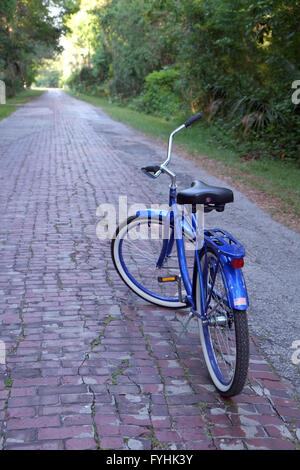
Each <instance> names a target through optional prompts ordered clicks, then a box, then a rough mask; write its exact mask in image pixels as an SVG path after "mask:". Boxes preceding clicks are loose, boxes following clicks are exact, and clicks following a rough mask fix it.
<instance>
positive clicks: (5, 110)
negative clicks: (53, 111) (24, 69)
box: [0, 89, 44, 121]
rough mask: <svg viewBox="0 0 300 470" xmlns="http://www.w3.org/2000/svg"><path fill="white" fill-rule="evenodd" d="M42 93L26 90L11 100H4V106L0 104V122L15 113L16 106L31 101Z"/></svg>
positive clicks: (40, 91)
mask: <svg viewBox="0 0 300 470" xmlns="http://www.w3.org/2000/svg"><path fill="white" fill-rule="evenodd" d="M43 92H44V90H32V89H28V90H24V91H22V92H21V93H18V94H17V95H16V96H14V97H13V98H8V99H7V100H6V104H0V121H1V119H4V118H6V117H8V116H10V114H12V113H13V112H14V111H16V109H17V108H18V106H22V105H24V104H26V103H28V101H30V100H32V99H33V98H35V97H36V96H40V95H41V94H42V93H43Z"/></svg>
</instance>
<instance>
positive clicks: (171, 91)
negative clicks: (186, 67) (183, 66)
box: [132, 68, 183, 119]
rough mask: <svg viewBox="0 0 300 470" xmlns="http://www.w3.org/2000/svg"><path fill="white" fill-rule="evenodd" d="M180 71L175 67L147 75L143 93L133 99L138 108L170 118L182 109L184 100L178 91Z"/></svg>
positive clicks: (133, 103)
mask: <svg viewBox="0 0 300 470" xmlns="http://www.w3.org/2000/svg"><path fill="white" fill-rule="evenodd" d="M179 78H180V72H179V71H178V70H176V69H174V68H167V69H163V70H160V71H155V72H152V73H150V74H149V75H147V77H146V80H145V85H144V89H143V92H142V93H141V95H140V96H139V97H138V98H136V99H135V100H133V101H132V105H133V106H134V107H136V108H137V109H139V110H141V111H143V112H145V113H148V114H153V115H156V116H160V117H163V118H166V119H169V118H170V117H171V116H172V117H174V115H175V116H176V115H178V114H179V113H180V112H181V111H182V106H183V101H182V97H181V96H180V93H179V91H178V86H177V85H178V81H179Z"/></svg>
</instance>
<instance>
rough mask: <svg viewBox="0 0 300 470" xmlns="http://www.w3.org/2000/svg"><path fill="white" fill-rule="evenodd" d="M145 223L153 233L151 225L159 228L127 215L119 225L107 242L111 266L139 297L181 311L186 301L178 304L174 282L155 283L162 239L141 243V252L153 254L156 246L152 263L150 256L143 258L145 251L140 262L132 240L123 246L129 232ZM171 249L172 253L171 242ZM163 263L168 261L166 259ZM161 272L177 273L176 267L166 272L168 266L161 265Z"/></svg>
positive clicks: (160, 223)
mask: <svg viewBox="0 0 300 470" xmlns="http://www.w3.org/2000/svg"><path fill="white" fill-rule="evenodd" d="M146 224H147V225H148V230H153V224H157V225H161V226H162V225H163V221H161V220H157V219H148V218H142V217H140V216H131V217H129V218H128V219H127V220H126V221H125V222H123V223H122V224H120V226H119V227H118V229H117V231H116V234H115V236H114V238H113V240H112V243H111V255H112V260H113V263H114V266H115V268H116V270H117V272H118V274H119V275H120V277H121V278H122V279H123V281H124V282H125V284H126V285H127V286H128V287H129V288H130V289H131V290H132V291H133V292H135V294H137V295H138V296H139V297H141V298H143V299H144V300H146V301H148V302H150V303H152V304H155V305H158V306H161V307H167V308H175V309H178V308H184V307H186V306H187V304H186V302H181V301H180V299H179V295H178V287H177V285H176V286H175V283H166V284H165V285H162V284H161V283H159V282H158V277H159V276H158V274H159V271H160V270H159V269H158V268H156V262H157V260H158V256H159V253H160V252H161V246H162V245H161V244H162V242H163V240H162V239H158V240H151V239H150V240H142V242H145V243H144V246H143V248H142V250H146V246H147V247H150V249H151V250H152V249H153V251H154V246H155V248H156V246H157V249H156V252H155V254H154V253H153V257H152V260H151V256H150V255H149V256H147V251H145V256H143V257H142V263H141V259H139V256H138V255H140V253H141V251H139V248H138V246H137V241H136V240H135V242H134V244H132V245H130V244H129V243H127V242H128V238H129V237H128V235H129V233H130V231H131V230H133V229H135V228H136V227H137V226H138V225H146ZM171 228H172V226H171ZM125 235H127V240H125ZM125 241H126V243H125ZM147 242H148V243H147ZM154 242H157V243H154ZM142 245H143V243H141V245H140V246H142ZM131 248H132V251H131V253H130V254H129V249H131ZM173 250H176V247H175V243H174V248H173ZM137 252H138V255H137ZM176 259H177V256H176ZM166 261H169V259H168V260H166ZM172 262H173V263H174V259H172ZM175 262H176V260H175ZM177 263H178V260H177ZM164 269H166V270H167V272H166V274H165V271H164V272H163V274H164V275H166V276H167V275H168V274H169V275H172V274H177V273H179V266H175V267H174V269H172V270H171V271H168V265H166V263H165V265H164ZM151 274H152V279H151ZM161 275H162V272H160V276H161ZM152 281H153V282H152ZM172 284H173V285H172Z"/></svg>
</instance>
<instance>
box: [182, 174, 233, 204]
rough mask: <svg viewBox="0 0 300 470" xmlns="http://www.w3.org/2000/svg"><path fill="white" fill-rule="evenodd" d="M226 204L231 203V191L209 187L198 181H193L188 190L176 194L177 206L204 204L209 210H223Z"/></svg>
mask: <svg viewBox="0 0 300 470" xmlns="http://www.w3.org/2000/svg"><path fill="white" fill-rule="evenodd" d="M228 202H233V192H232V191H231V189H227V188H221V187H219V186H210V185H208V184H206V183H203V181H200V180H195V181H193V182H192V184H191V187H190V188H187V189H183V190H182V191H179V192H178V194H177V203H178V204H204V205H205V206H208V207H209V208H211V210H212V209H216V210H224V205H225V204H227V203H228Z"/></svg>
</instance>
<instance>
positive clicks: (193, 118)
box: [184, 113, 202, 127]
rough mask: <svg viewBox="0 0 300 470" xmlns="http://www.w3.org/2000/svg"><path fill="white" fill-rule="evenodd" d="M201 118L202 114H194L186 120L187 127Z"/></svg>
mask: <svg viewBox="0 0 300 470" xmlns="http://www.w3.org/2000/svg"><path fill="white" fill-rule="evenodd" d="M201 118H202V114H201V113H197V114H195V115H194V116H192V117H190V118H189V119H188V120H187V121H185V123H184V125H185V127H189V126H191V125H192V124H194V122H196V121H198V120H199V119H201Z"/></svg>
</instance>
